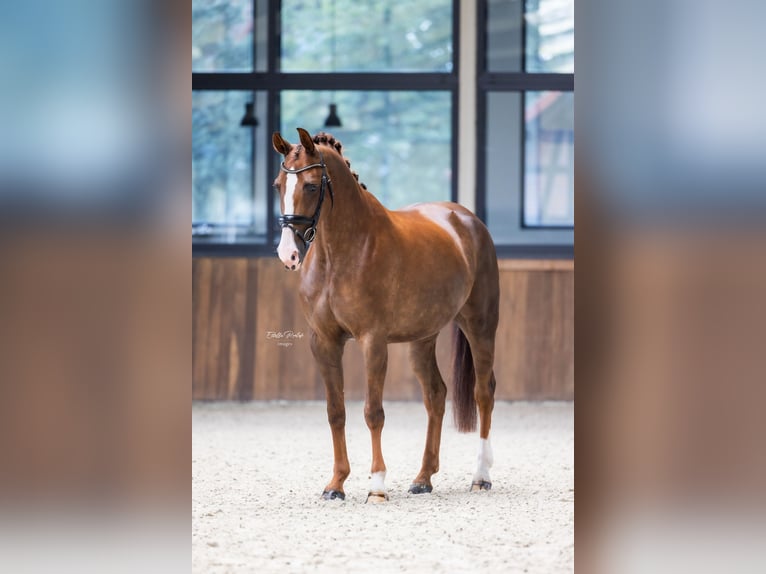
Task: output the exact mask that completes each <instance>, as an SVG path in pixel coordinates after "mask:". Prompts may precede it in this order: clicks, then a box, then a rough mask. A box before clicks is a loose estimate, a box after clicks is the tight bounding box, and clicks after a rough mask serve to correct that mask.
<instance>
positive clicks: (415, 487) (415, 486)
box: [409, 482, 434, 494]
mask: <svg viewBox="0 0 766 574" xmlns="http://www.w3.org/2000/svg"><path fill="white" fill-rule="evenodd" d="M433 489H434V487H433V486H431V485H430V484H423V483H418V482H413V483H412V484H411V485H410V489H409V493H410V494H424V493H428V492H431V491H432V490H433Z"/></svg>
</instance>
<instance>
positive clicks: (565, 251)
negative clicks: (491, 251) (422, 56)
mask: <svg viewBox="0 0 766 574" xmlns="http://www.w3.org/2000/svg"><path fill="white" fill-rule="evenodd" d="M476 9H477V24H478V25H477V41H476V43H477V46H476V70H477V80H476V107H477V109H476V150H475V154H476V155H475V160H476V215H477V216H478V217H479V218H480V219H481V220H482V221H484V222H485V223H486V222H487V198H488V189H487V156H486V153H485V150H486V147H487V136H488V133H487V132H488V130H487V107H488V95H489V94H490V93H491V92H514V93H519V94H520V95H521V96H522V97H521V101H522V103H521V106H520V113H521V116H522V117H521V123H520V125H521V126H522V129H520V130H519V150H520V154H521V162H520V165H521V168H522V173H521V174H520V177H519V181H520V184H519V186H518V188H517V189H516V190H514V191H513V192H512V193H513V196H512V200H514V201H518V202H519V219H518V221H515V222H509V224H510V225H513V226H514V228H513V230H514V232H515V233H517V234H518V235H520V236H523V235H527V234H529V235H527V236H528V237H530V238H532V237H534V238H535V239H538V238H540V237H541V236H543V234H546V235H547V236H550V237H551V240H550V241H549V242H548V241H546V242H545V243H539V242H529V240H527V241H519V242H516V243H500V242H497V241H496V242H495V249H496V251H497V253H498V255H499V256H505V257H520V258H538V257H539V258H553V259H560V258H565V259H571V258H574V237H573V236H574V225H571V226H570V225H545V226H537V225H535V226H530V225H526V223H525V221H524V193H525V189H524V188H525V184H524V180H525V173H524V171H523V170H524V168H525V161H524V160H525V147H526V146H525V129H523V126H524V125H525V122H524V113H525V108H526V106H525V101H526V99H525V97H524V96H525V94H526V92H537V91H555V92H574V73H568V74H561V73H553V72H526V71H524V69H525V68H526V61H527V54H526V38H527V30H526V20H525V19H522V22H521V62H522V65H521V67H522V71H518V72H491V71H489V69H488V63H487V55H488V40H489V34H488V31H487V27H488V21H489V20H488V15H489V0H479V1H478V2H477V5H476ZM514 196H515V197H514Z"/></svg>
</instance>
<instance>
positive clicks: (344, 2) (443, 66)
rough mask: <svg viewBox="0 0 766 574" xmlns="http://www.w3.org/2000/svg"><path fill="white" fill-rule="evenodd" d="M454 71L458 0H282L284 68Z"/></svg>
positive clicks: (305, 70) (332, 70) (329, 70)
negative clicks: (455, 5) (455, 2)
mask: <svg viewBox="0 0 766 574" xmlns="http://www.w3.org/2000/svg"><path fill="white" fill-rule="evenodd" d="M451 70H452V0H419V1H418V2H414V3H413V2H387V1H385V0H282V71H285V72H363V71H364V72H409V71H420V72H450V71H451Z"/></svg>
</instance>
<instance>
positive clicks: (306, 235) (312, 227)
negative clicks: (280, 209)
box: [279, 151, 335, 260]
mask: <svg viewBox="0 0 766 574" xmlns="http://www.w3.org/2000/svg"><path fill="white" fill-rule="evenodd" d="M315 167H321V168H322V183H321V185H320V187H319V202H318V203H317V207H316V210H314V215H312V216H311V217H306V216H305V215H296V214H294V213H285V214H284V215H282V216H280V217H279V226H280V227H281V228H282V229H284V228H285V227H288V228H289V229H290V230H292V232H293V233H294V234H295V235H296V236H298V238H299V239H300V240H301V241H302V242H303V245H304V246H305V248H304V249H303V253H301V260H303V256H304V255H305V254H306V252H307V251H308V250H309V247H311V243H312V242H313V241H314V239H316V236H317V224H318V223H319V213H320V212H321V211H322V203H323V202H324V190H325V186H326V187H327V189H328V190H329V191H330V201H331V202H332V205H335V196H334V195H333V192H332V181H331V180H330V178H329V177H328V176H327V166H326V165H325V163H324V157H323V156H322V152H321V151H320V152H319V163H312V164H311V165H306V166H303V167H299V168H298V169H290V168H287V167H285V162H282V164H281V165H280V166H279V169H281V170H282V171H283V172H285V173H290V174H296V173H301V172H302V171H306V170H307V169H313V168H315ZM294 225H308V228H307V229H306V230H305V231H304V232H303V233H301V232H300V230H298V229H296V228H295V227H293V226H294Z"/></svg>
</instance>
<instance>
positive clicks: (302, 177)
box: [272, 128, 332, 271]
mask: <svg viewBox="0 0 766 574" xmlns="http://www.w3.org/2000/svg"><path fill="white" fill-rule="evenodd" d="M298 134H299V135H300V141H301V143H300V144H298V145H292V144H291V143H290V142H288V141H287V140H285V139H284V138H283V137H282V136H281V135H280V133H279V132H274V135H273V136H272V143H273V144H274V149H275V150H276V151H277V152H279V153H281V154H282V155H283V156H284V161H283V162H282V165H281V168H280V170H279V175H278V176H277V178H276V179H275V180H274V187H275V188H276V190H277V191H278V192H279V203H280V208H281V210H282V217H280V218H279V223H280V225H281V226H282V238H281V239H280V241H279V247H277V253H278V254H279V258H280V259H281V260H282V263H284V265H285V267H286V268H287V269H291V270H293V271H294V270H297V269H299V268H300V266H301V263H303V258H304V256H305V255H306V252H307V251H308V248H309V246H310V245H311V242H312V241H314V238H315V237H316V232H317V229H316V228H317V225H318V223H319V215H320V211H321V209H322V203H323V202H324V197H325V193H330V194H332V189H331V188H330V180H329V177H328V176H327V168H326V166H325V163H324V157H323V155H322V152H320V151H319V150H318V149H317V147H316V145H315V144H314V141H313V140H312V139H311V135H310V134H309V133H308V132H307V131H306V130H304V129H303V128H298Z"/></svg>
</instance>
